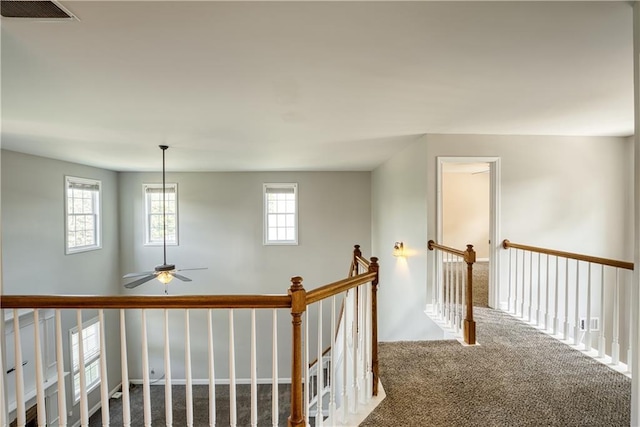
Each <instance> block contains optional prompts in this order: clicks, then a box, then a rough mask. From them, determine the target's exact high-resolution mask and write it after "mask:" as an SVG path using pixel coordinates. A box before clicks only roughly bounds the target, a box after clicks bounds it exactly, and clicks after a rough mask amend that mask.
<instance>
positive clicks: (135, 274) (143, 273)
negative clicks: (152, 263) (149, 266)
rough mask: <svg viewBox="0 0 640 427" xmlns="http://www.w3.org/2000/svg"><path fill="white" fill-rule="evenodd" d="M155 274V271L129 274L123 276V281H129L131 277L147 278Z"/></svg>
mask: <svg viewBox="0 0 640 427" xmlns="http://www.w3.org/2000/svg"><path fill="white" fill-rule="evenodd" d="M153 273H155V271H141V272H140V273H129V274H125V275H124V276H122V278H123V279H129V278H131V277H140V276H146V275H147V274H153Z"/></svg>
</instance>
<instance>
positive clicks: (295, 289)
mask: <svg viewBox="0 0 640 427" xmlns="http://www.w3.org/2000/svg"><path fill="white" fill-rule="evenodd" d="M287 293H288V294H289V296H290V297H291V313H292V314H293V313H304V312H305V311H306V309H307V292H306V291H305V290H304V287H303V286H302V277H300V276H295V277H292V278H291V287H290V288H289V291H288V292H287Z"/></svg>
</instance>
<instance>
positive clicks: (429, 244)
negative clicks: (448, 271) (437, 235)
mask: <svg viewBox="0 0 640 427" xmlns="http://www.w3.org/2000/svg"><path fill="white" fill-rule="evenodd" d="M427 247H428V248H429V250H430V251H432V250H434V249H440V250H441V251H443V252H448V253H450V254H454V255H458V256H460V257H464V253H465V252H464V251H461V250H459V249H455V248H450V247H449V246H443V245H439V244H438V243H436V242H435V241H433V240H429V242H427Z"/></svg>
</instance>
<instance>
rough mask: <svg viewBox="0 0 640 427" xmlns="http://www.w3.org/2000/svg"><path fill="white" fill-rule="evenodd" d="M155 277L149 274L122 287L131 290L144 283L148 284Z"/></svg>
mask: <svg viewBox="0 0 640 427" xmlns="http://www.w3.org/2000/svg"><path fill="white" fill-rule="evenodd" d="M155 277H156V275H155V274H150V275H149V276H145V277H143V278H142V279H138V280H134V281H133V282H130V283H127V284H125V285H124V287H125V288H127V289H133V288H135V287H137V286H140V285H142V284H143V283H145V282H148V281H149V280H151V279H154V278H155Z"/></svg>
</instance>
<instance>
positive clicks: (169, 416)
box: [164, 308, 173, 426]
mask: <svg viewBox="0 0 640 427" xmlns="http://www.w3.org/2000/svg"><path fill="white" fill-rule="evenodd" d="M164 375H165V376H164V378H165V383H164V416H165V423H166V425H167V426H172V425H173V393H172V392H173V381H172V374H171V339H170V335H169V310H168V309H166V308H165V309H164Z"/></svg>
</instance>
